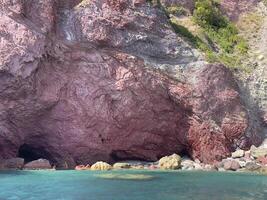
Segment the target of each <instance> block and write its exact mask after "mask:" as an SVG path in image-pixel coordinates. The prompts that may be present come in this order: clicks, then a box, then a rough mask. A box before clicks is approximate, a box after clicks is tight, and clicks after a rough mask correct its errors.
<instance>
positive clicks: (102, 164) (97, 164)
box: [91, 161, 112, 170]
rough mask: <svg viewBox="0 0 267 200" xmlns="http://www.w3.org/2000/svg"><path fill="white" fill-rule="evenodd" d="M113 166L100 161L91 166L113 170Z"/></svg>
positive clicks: (96, 168) (92, 168) (97, 168)
mask: <svg viewBox="0 0 267 200" xmlns="http://www.w3.org/2000/svg"><path fill="white" fill-rule="evenodd" d="M111 169H112V166H111V165H110V164H108V163H106V162H103V161H99V162H96V163H95V164H93V165H92V166H91V170H111Z"/></svg>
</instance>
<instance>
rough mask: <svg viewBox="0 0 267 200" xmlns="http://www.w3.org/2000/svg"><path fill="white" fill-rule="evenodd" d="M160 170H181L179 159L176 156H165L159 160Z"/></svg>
mask: <svg viewBox="0 0 267 200" xmlns="http://www.w3.org/2000/svg"><path fill="white" fill-rule="evenodd" d="M158 166H159V168H160V169H179V168H181V157H180V156H179V155H177V154H173V155H171V156H165V157H163V158H161V159H160V160H159V164H158Z"/></svg>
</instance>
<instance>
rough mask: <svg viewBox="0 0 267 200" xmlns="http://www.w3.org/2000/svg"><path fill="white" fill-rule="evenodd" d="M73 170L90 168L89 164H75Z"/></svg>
mask: <svg viewBox="0 0 267 200" xmlns="http://www.w3.org/2000/svg"><path fill="white" fill-rule="evenodd" d="M75 170H90V165H77V166H76V167H75Z"/></svg>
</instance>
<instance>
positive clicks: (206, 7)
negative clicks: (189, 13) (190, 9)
mask: <svg viewBox="0 0 267 200" xmlns="http://www.w3.org/2000/svg"><path fill="white" fill-rule="evenodd" d="M194 19H195V21H196V23H197V24H199V25H200V26H201V27H205V28H209V27H212V28H214V29H216V27H225V26H226V25H227V20H226V18H225V17H224V16H223V15H222V14H221V13H220V11H219V9H218V3H217V2H215V1H213V0H196V4H195V10H194Z"/></svg>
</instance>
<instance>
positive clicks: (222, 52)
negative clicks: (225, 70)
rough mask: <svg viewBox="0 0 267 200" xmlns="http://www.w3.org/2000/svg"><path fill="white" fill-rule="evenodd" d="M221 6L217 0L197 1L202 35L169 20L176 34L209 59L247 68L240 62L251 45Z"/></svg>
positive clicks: (197, 16)
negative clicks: (222, 11)
mask: <svg viewBox="0 0 267 200" xmlns="http://www.w3.org/2000/svg"><path fill="white" fill-rule="evenodd" d="M266 1H267V0H266ZM218 6H219V3H218V2H216V1H214V0H196V5H195V10H194V13H193V21H194V22H195V24H196V26H199V27H200V29H201V30H202V35H199V34H196V35H194V34H192V33H191V32H190V31H189V30H188V29H187V28H186V27H185V26H182V25H180V24H179V21H178V20H176V19H175V18H172V19H170V22H171V25H172V27H173V28H174V30H175V31H176V33H177V34H180V35H181V36H183V37H184V38H186V39H187V40H188V41H189V42H190V43H191V44H192V45H193V46H194V47H195V48H198V49H200V50H201V51H202V52H204V53H205V55H206V59H207V60H208V61H209V62H221V63H223V64H225V65H227V66H228V67H230V68H233V69H242V70H244V68H243V67H242V66H241V65H242V63H241V61H242V58H243V57H244V56H245V55H246V54H247V51H248V45H247V43H246V41H245V40H244V39H243V38H242V37H241V36H240V35H239V32H238V29H237V28H236V26H235V25H234V24H233V23H232V22H230V21H229V19H228V18H227V17H225V16H224V15H223V14H222V13H221V12H220V10H219V8H218ZM203 35H204V36H203ZM245 70H246V69H245Z"/></svg>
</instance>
